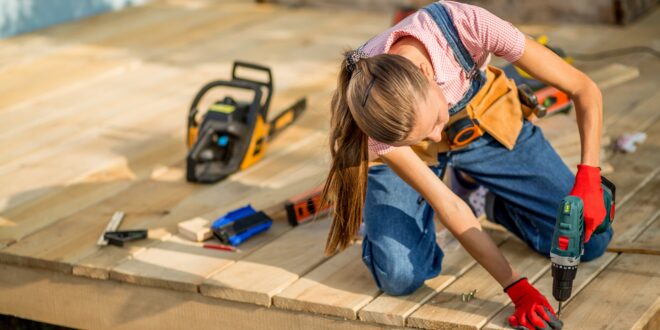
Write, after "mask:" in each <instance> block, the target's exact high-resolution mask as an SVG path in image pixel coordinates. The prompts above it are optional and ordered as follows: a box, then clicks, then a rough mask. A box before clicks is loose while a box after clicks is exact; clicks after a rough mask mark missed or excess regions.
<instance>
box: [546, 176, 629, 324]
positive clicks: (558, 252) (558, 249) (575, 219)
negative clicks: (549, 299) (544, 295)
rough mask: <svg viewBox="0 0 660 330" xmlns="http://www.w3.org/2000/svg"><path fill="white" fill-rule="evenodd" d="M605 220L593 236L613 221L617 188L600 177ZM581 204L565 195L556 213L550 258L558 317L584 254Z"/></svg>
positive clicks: (578, 200) (569, 293)
mask: <svg viewBox="0 0 660 330" xmlns="http://www.w3.org/2000/svg"><path fill="white" fill-rule="evenodd" d="M601 182H602V187H603V201H604V203H605V210H606V214H605V219H603V222H602V223H601V224H600V226H598V227H597V228H596V230H595V231H594V234H598V233H602V232H604V231H606V230H607V229H608V228H609V227H610V226H611V224H612V220H614V201H615V195H616V186H615V185H614V184H613V183H612V182H610V181H609V180H607V179H606V178H605V177H602V176H601ZM583 210H584V204H583V202H582V199H581V198H579V197H576V196H566V197H565V198H564V199H563V200H562V201H561V203H560V204H559V208H558V210H557V222H556V223H555V231H554V234H553V236H552V247H551V249H550V259H551V260H552V279H553V281H552V295H553V296H554V297H555V299H556V300H557V301H558V302H559V309H558V310H557V315H559V313H561V304H562V302H564V301H566V300H568V298H570V297H571V293H572V291H573V280H574V279H575V275H576V273H577V267H578V265H579V264H580V257H581V256H582V254H583V253H584V237H585V231H584V214H583Z"/></svg>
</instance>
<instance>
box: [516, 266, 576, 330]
mask: <svg viewBox="0 0 660 330" xmlns="http://www.w3.org/2000/svg"><path fill="white" fill-rule="evenodd" d="M504 292H506V293H507V294H508V295H509V297H510V298H511V301H513V305H514V306H515V308H516V310H515V312H514V313H513V315H511V316H509V325H510V326H512V327H513V328H514V329H520V330H527V329H529V330H536V329H541V330H559V329H561V328H562V327H563V326H564V323H563V322H562V321H560V320H559V319H558V318H557V316H556V315H555V312H554V310H553V309H552V306H550V303H548V300H547V299H546V298H545V297H544V296H543V295H542V294H541V293H540V292H539V291H538V290H536V288H534V287H533V286H532V285H531V284H529V282H528V281H527V278H525V277H523V278H521V279H519V280H518V281H516V282H514V283H513V284H512V285H510V286H508V287H507V288H506V289H504Z"/></svg>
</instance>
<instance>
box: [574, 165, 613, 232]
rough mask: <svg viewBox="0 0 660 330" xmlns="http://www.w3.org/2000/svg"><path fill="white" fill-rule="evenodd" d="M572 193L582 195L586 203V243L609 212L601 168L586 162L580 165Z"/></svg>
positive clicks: (577, 195) (583, 201)
mask: <svg viewBox="0 0 660 330" xmlns="http://www.w3.org/2000/svg"><path fill="white" fill-rule="evenodd" d="M570 195H571V196H576V197H580V198H581V199H582V203H583V204H584V242H585V243H586V242H588V241H589V239H590V238H591V234H592V233H593V232H594V230H596V228H598V226H600V224H601V223H602V222H603V219H605V215H606V214H607V211H606V210H605V203H604V202H603V187H602V186H601V180H600V168H598V167H593V166H588V165H584V164H580V165H578V172H577V174H576V175H575V184H574V185H573V190H571V193H570Z"/></svg>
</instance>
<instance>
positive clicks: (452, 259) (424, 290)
mask: <svg viewBox="0 0 660 330" xmlns="http://www.w3.org/2000/svg"><path fill="white" fill-rule="evenodd" d="M445 230H446V229H445ZM489 234H490V236H491V237H492V238H493V241H494V242H495V243H496V244H497V245H500V244H502V243H503V242H505V241H506V239H507V238H508V237H509V236H510V234H507V233H503V232H499V231H495V232H493V231H490V232H489ZM443 252H444V254H445V257H444V259H443V260H442V270H441V272H440V275H438V276H436V277H435V278H432V279H429V280H426V282H424V285H423V286H422V287H420V288H419V289H417V290H416V291H415V292H413V293H412V294H410V295H406V296H391V295H388V294H386V293H383V294H381V295H380V296H378V297H377V298H376V299H374V300H373V301H372V302H370V303H369V304H368V305H367V306H365V307H364V308H362V309H361V310H360V312H359V318H360V319H361V320H364V321H367V322H375V323H380V324H386V325H396V326H405V324H406V318H407V317H408V315H410V314H412V313H413V312H414V311H415V310H417V309H418V308H419V307H420V306H422V305H423V304H424V303H425V302H426V301H428V300H429V299H431V298H432V297H433V296H434V295H435V294H436V293H437V292H439V291H442V290H443V289H444V288H446V287H447V286H449V285H450V284H451V283H453V282H454V281H456V280H457V279H458V278H460V277H461V276H462V275H463V274H464V273H465V272H467V271H468V270H469V269H471V268H472V267H473V266H474V265H476V263H477V262H476V261H475V260H474V258H472V256H471V255H470V254H469V253H467V251H465V249H464V248H463V247H462V246H460V245H458V244H457V246H455V247H453V248H447V249H443Z"/></svg>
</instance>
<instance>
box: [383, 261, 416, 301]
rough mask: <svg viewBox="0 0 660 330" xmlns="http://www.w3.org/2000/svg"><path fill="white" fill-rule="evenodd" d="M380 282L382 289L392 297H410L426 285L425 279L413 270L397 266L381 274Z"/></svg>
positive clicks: (394, 265) (393, 265)
mask: <svg viewBox="0 0 660 330" xmlns="http://www.w3.org/2000/svg"><path fill="white" fill-rule="evenodd" d="M402 266H403V265H402ZM378 280H379V282H380V285H381V288H380V289H381V290H383V292H385V293H387V294H389V295H391V296H403V295H409V294H411V293H413V292H415V290H417V289H418V288H419V287H421V286H422V284H424V279H423V278H422V277H421V276H419V274H416V272H415V270H414V269H413V268H410V267H405V266H404V267H398V266H397V265H396V264H392V267H390V269H387V270H386V272H384V273H381V274H380V275H379V278H378Z"/></svg>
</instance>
